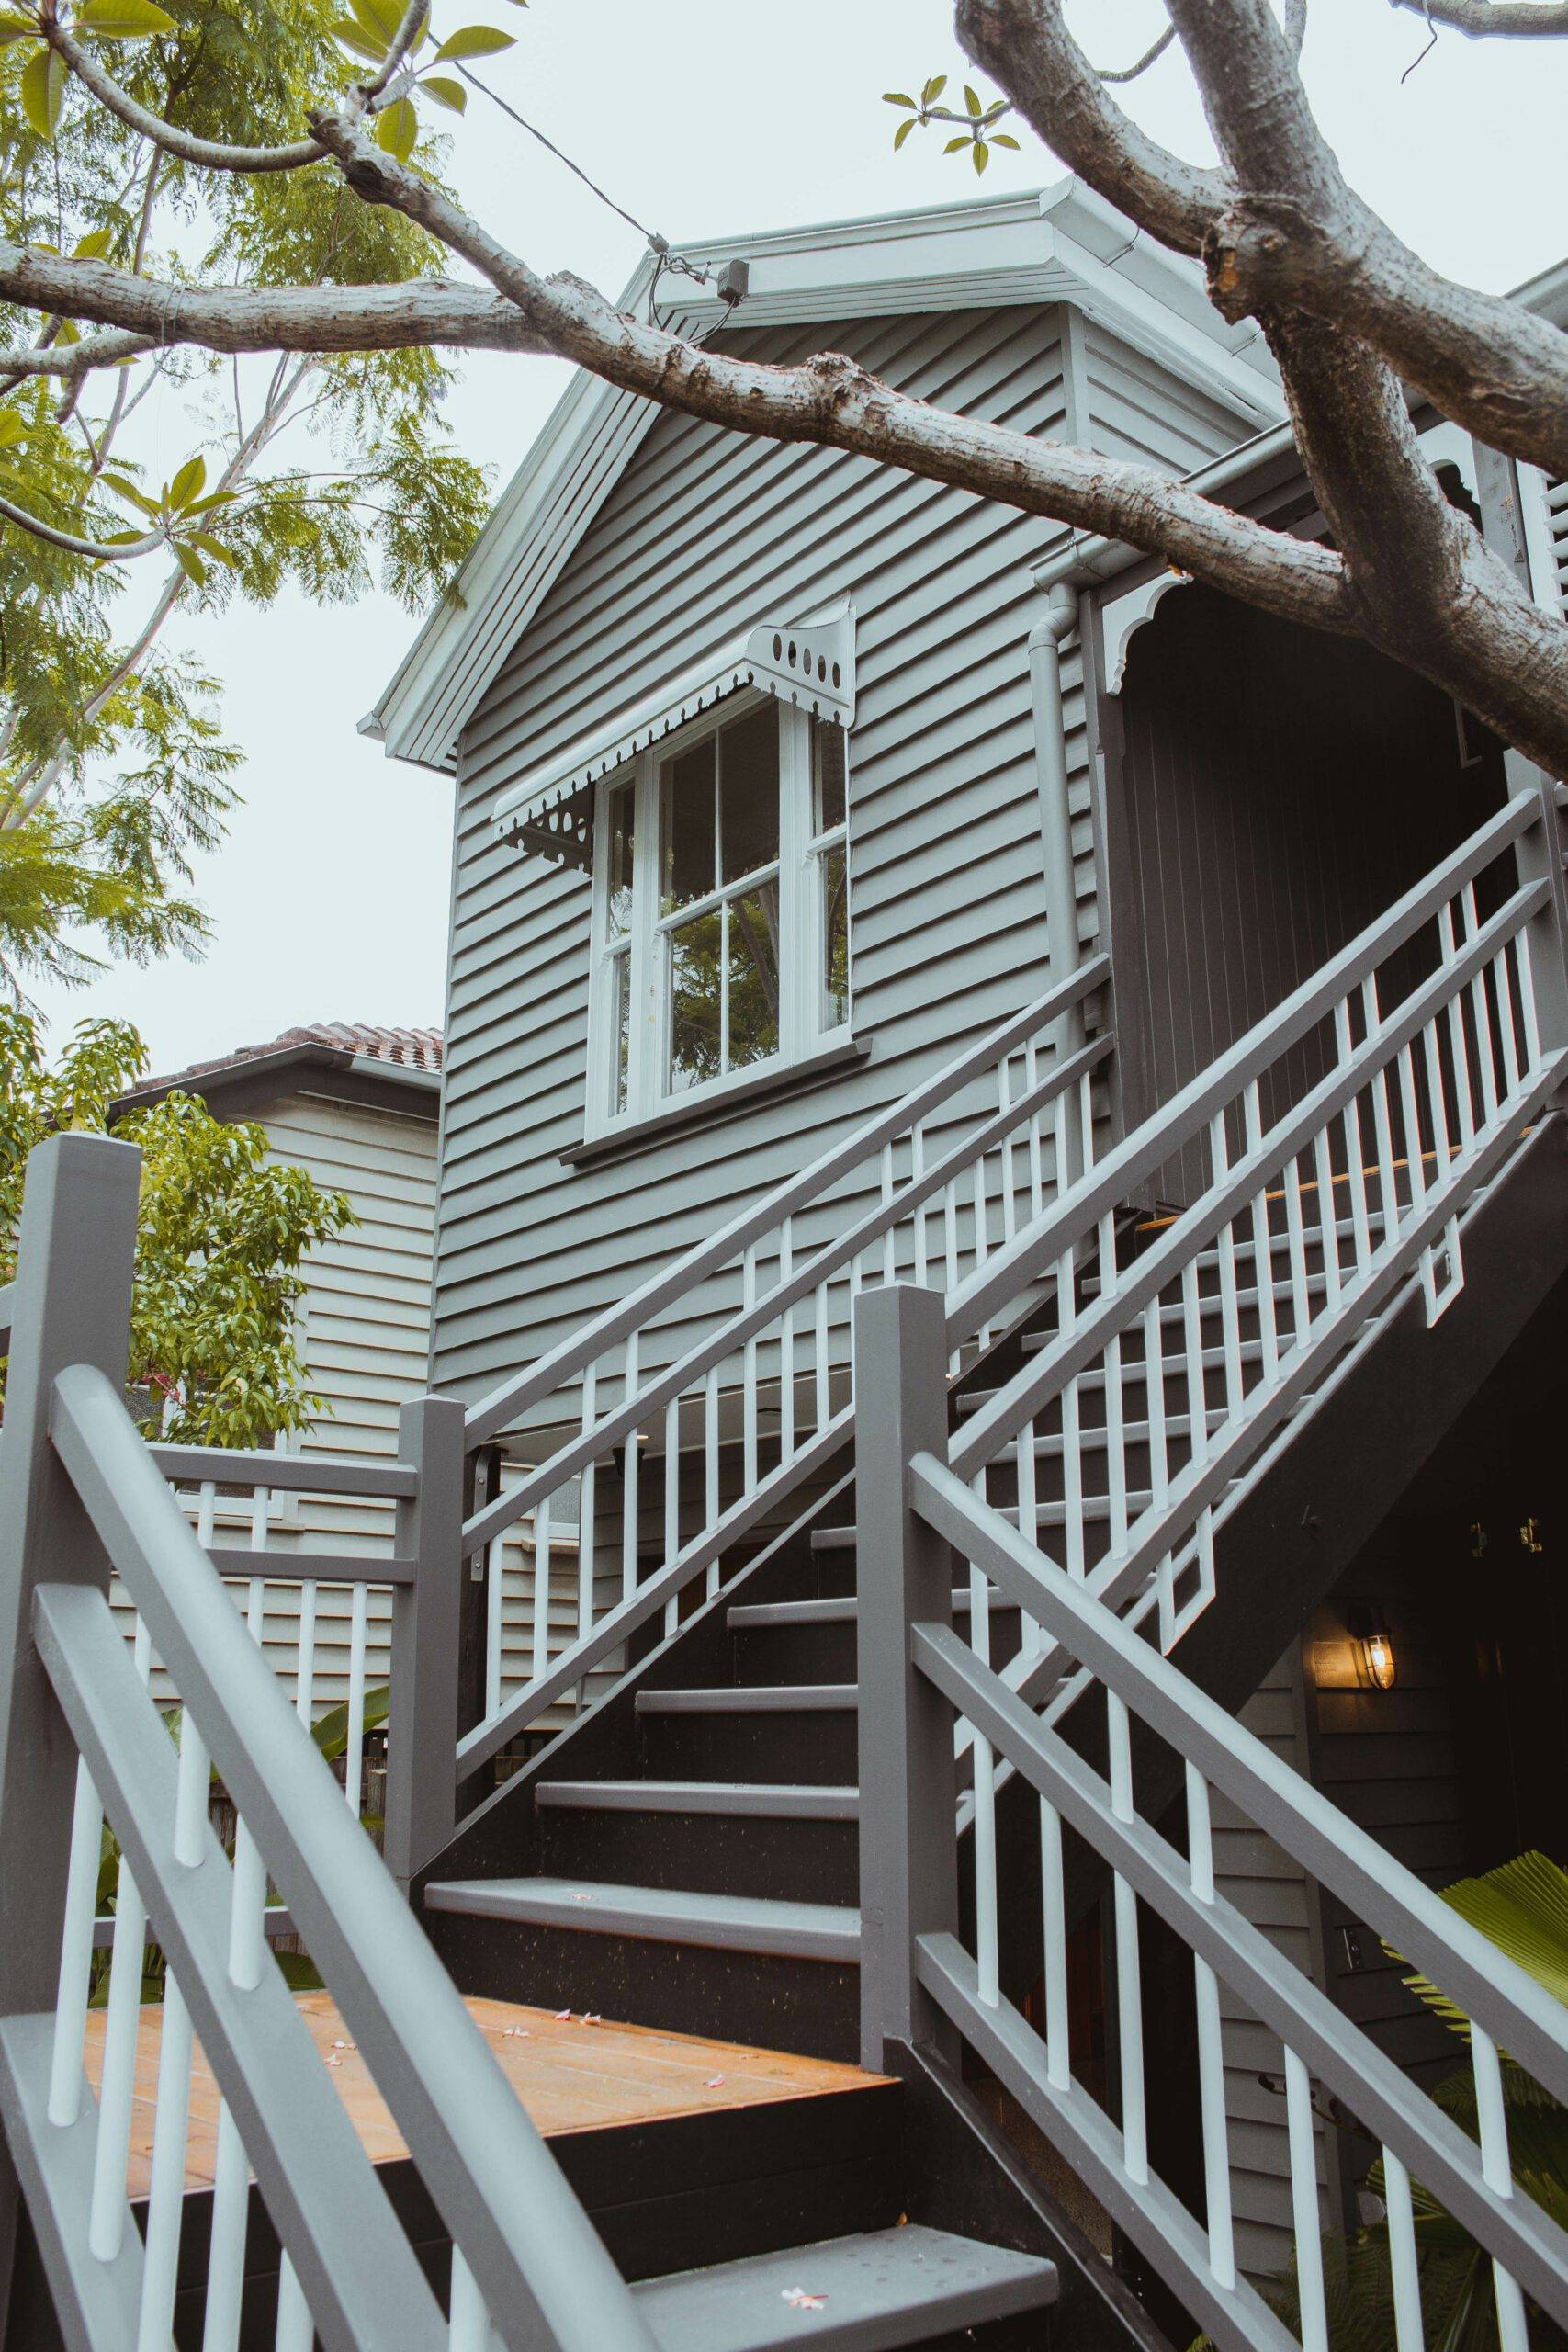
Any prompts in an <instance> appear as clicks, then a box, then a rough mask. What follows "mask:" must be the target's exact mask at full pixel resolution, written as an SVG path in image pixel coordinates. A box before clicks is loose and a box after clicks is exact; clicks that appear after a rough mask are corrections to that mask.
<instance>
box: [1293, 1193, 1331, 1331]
mask: <svg viewBox="0 0 1568 2352" xmlns="http://www.w3.org/2000/svg"><path fill="white" fill-rule="evenodd" d="M1285 1245H1286V1251H1287V1259H1288V1263H1289V1265H1290V1270H1291V1337H1292V1341H1293V1343H1294V1345H1295V1346H1296V1347H1298V1348H1300V1347H1303V1346H1304V1345H1305V1343H1306V1340H1307V1336H1308V1329H1309V1327H1310V1325H1311V1322H1312V1285H1311V1283H1309V1281H1308V1279H1307V1261H1306V1219H1305V1217H1304V1216H1303V1213H1302V1163H1301V1159H1300V1156H1299V1155H1298V1156H1297V1157H1296V1158H1295V1159H1292V1161H1291V1163H1290V1165H1289V1166H1288V1167H1287V1169H1286V1170H1285ZM1327 1246H1328V1245H1327V1240H1326V1237H1325V1248H1326V1247H1327Z"/></svg>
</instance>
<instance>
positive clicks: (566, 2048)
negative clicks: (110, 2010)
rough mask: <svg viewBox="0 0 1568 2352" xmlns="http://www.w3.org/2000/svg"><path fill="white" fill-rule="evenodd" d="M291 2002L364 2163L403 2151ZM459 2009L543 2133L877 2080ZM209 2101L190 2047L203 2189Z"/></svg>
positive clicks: (195, 2184)
mask: <svg viewBox="0 0 1568 2352" xmlns="http://www.w3.org/2000/svg"><path fill="white" fill-rule="evenodd" d="M296 1998H297V2000H298V2004H299V2011H300V2014H301V2015H302V2016H303V2018H304V2019H305V2022H306V2024H307V2025H308V2027H309V2028H310V2037H311V2039H312V2041H314V2042H315V2044H316V2047H317V2049H318V2050H319V2051H320V2052H321V2063H322V2064H323V2065H325V2066H328V2067H330V2068H331V2069H332V2070H333V2079H334V2081H335V2082H336V2084H337V2087H338V2090H339V2092H340V2093H341V2095H342V2098H343V2102H344V2106H345V2107H346V2108H347V2109H348V2111H349V2114H350V2115H351V2116H352V2117H353V2119H354V2124H355V2130H356V2131H357V2132H358V2134H359V2138H360V2143H361V2144H362V2145H363V2146H364V2148H365V2149H366V2151H367V2154H369V2156H370V2158H371V2161H372V2162H373V2163H375V2164H386V2163H389V2162H392V2161H394V2160H395V2159H397V2158H399V2157H401V2156H406V2154H408V2150H407V2148H406V2147H405V2145H404V2143H403V2140H402V2137H401V2135H400V2132H399V2131H398V2129H397V2126H396V2124H395V2123H394V2122H393V2120H392V2118H391V2116H390V2114H389V2112H388V2109H387V2107H386V2103H385V2101H384V2100H383V2099H382V2098H381V2096H380V2093H379V2092H378V2090H377V2088H376V2085H375V2082H374V2081H373V2079H372V2077H371V2075H370V2070H369V2068H368V2067H367V2065H366V2064H365V2062H364V2060H363V2059H362V2058H361V2057H360V2055H359V2052H358V2051H357V2050H356V2049H355V2046H354V2043H353V2041H351V2040H350V2038H349V2034H348V2029H347V2028H346V2026H345V2025H344V2022H343V2019H342V2018H340V2016H339V2015H338V2012H337V2008H336V2007H335V2005H334V2003H333V1999H332V1996H331V1995H330V1994H327V1993H301V1994H299V1995H298V1996H296ZM466 2006H467V2007H468V2013H469V2015H470V2016H471V2017H472V2018H473V2020H474V2022H475V2024H476V2025H477V2026H478V2027H479V2030H480V2032H481V2033H482V2034H483V2035H484V2037H485V2039H486V2041H488V2042H489V2044H490V2046H491V2050H492V2051H493V2052H495V2055H496V2058H497V2059H498V2061H499V2062H500V2064H501V2068H502V2073H503V2074H504V2075H506V2077H507V2079H508V2081H509V2082H510V2083H511V2084H512V2086H513V2088H514V2089H515V2091H516V2093H517V2096H518V2098H520V2099H521V2100H522V2102H523V2104H524V2106H525V2108H526V2109H527V2110H528V2112H529V2114H530V2115H531V2116H532V2117H533V2119H534V2121H535V2123H536V2125H537V2126H538V2128H539V2130H540V2131H542V2132H543V2133H544V2135H545V2137H546V2138H547V2139H553V2138H555V2137H557V2136H558V2135H559V2134H562V2133H566V2132H573V2131H602V2130H604V2129H607V2128H613V2127H615V2126H616V2125H621V2124H636V2123H649V2122H654V2121H657V2120H662V2119H664V2118H667V2117H671V2116H678V2115H704V2114H713V2113H716V2112H718V2111H721V2110H724V2109H732V2108H742V2107H755V2106H759V2105H763V2104H766V2103H768V2102H770V2101H776V2100H781V2099H798V2098H813V2097H818V2096H820V2095H822V2094H823V2093H825V2092H831V2091H845V2090H854V2089H857V2088H867V2087H869V2086H872V2085H873V2084H874V2083H876V2082H878V2081H880V2080H881V2079H882V2078H881V2077H880V2076H878V2075H867V2074H863V2073H862V2072H861V2070H860V2068H859V2067H858V2066H845V2065H840V2064H835V2063H834V2062H833V2061H832V2060H829V2059H824V2058H799V2057H795V2056H792V2055H791V2054H790V2053H789V2052H785V2051H776V2050H750V2049H748V2048H746V2047H745V2046H744V2045H743V2044H741V2043H739V2042H731V2041H701V2040H699V2039H698V2038H697V2037H696V2036H694V2035H691V2034H682V2033H661V2032H658V2031H656V2030H653V2029H651V2028H649V2027H647V2026H636V2025H615V2024H614V2023H610V2022H607V2021H606V2020H605V2019H604V2018H596V2017H583V2016H581V2015H579V2014H577V2013H575V2012H571V2013H563V2014H562V2015H559V2016H557V2015H556V2014H554V2013H553V2012H552V2011H550V2010H548V2009H532V2008H524V2007H519V2006H517V2005H516V2004H514V2003H513V2002H510V2001H481V2000H470V2001H468V2003H467V2005H466ZM163 2019H164V2012H163V2009H162V2007H158V2006H150V2007H146V2008H144V2009H143V2010H142V2012H141V2027H140V2030H139V2033H138V2037H137V2051H136V2092H135V2105H134V2107H133V2109H132V2120H131V2131H130V2166H129V2168H128V2175H127V2188H128V2190H129V2193H130V2196H131V2197H132V2198H133V2199H134V2198H138V2197H144V2196H145V2195H146V2194H147V2189H148V2182H149V2175H150V2170H151V2163H152V2116H153V2108H154V2100H155V2096H156V2091H157V2080H158V2050H159V2042H160V2039H161V2035H162V2031H163ZM104 2025H105V2013H104V2012H103V2011H102V2010H95V2011H94V2012H93V2013H92V2015H91V2017H90V2018H89V2019H88V2025H87V2052H86V2060H87V2073H88V2076H89V2078H90V2080H91V2082H92V2084H93V2087H94V2089H95V2090H96V2088H97V2086H98V2079H99V2070H100V2067H101V2064H102V2057H103V2034H104ZM218 2107H219V2097H218V2085H217V2082H216V2081H215V2079H214V2077H213V2075H212V2072H211V2070H210V2068H209V2066H208V2064H207V2061H206V2059H205V2057H204V2056H203V2054H202V2052H201V2051H200V2050H199V2049H197V2052H196V2058H195V2064H194V2068H193V2074H192V2082H191V2100H190V2129H189V2132H188V2135H187V2138H186V2187H187V2188H210V2187H211V2186H212V2175H213V2164H214V2158H215V2154H216V2150H217V2139H218Z"/></svg>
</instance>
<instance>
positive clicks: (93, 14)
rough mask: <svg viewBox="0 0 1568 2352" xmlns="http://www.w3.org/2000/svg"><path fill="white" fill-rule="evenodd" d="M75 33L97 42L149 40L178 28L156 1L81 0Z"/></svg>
mask: <svg viewBox="0 0 1568 2352" xmlns="http://www.w3.org/2000/svg"><path fill="white" fill-rule="evenodd" d="M74 29H75V30H76V31H77V32H79V33H92V34H93V35H94V36H95V37H96V39H97V40H154V39H155V38H156V37H157V35H158V34H159V33H172V32H174V31H175V30H176V29H177V28H176V26H175V20H174V18H173V17H171V16H170V15H169V14H168V13H167V11H166V10H165V9H163V8H160V7H159V6H157V5H156V0H81V5H80V6H78V8H77V10H76V17H75V25H74Z"/></svg>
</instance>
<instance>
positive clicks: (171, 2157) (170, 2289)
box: [136, 1969, 192, 2352]
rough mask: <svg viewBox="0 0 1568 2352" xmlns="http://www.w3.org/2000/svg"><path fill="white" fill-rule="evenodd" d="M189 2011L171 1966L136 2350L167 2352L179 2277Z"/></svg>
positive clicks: (163, 2019)
mask: <svg viewBox="0 0 1568 2352" xmlns="http://www.w3.org/2000/svg"><path fill="white" fill-rule="evenodd" d="M191 2056H192V2035H191V2025H190V2011H189V2010H188V2009H187V2008H186V2004H185V1996H184V1994H183V1993H182V1992H181V1991H180V1988H179V1985H178V1984H177V1983H176V1982H175V1973H174V1970H173V1969H170V1970H168V1971H167V1972H166V1973H165V1975H164V2001H163V2009H162V2016H161V2021H160V2026H159V2039H158V2092H157V2102H156V2105H155V2106H154V2108H153V2110H152V2181H151V2186H150V2188H149V2192H148V2199H147V2241H146V2247H145V2258H144V2261H143V2265H142V2271H141V2305H140V2307H139V2309H138V2312H137V2322H136V2352H168V2347H169V2337H170V2334H171V2332H172V2330H173V2327H174V2316H175V2287H176V2285H177V2283H178V2278H179V2259H180V2223H181V2221H182V2220H183V2218H184V2214H185V2184H186V2139H187V2136H188V2132H189V2127H190V2070H191Z"/></svg>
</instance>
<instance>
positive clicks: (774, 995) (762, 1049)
mask: <svg viewBox="0 0 1568 2352" xmlns="http://www.w3.org/2000/svg"><path fill="white" fill-rule="evenodd" d="M778 1049H779V886H778V884H777V883H776V882H764V883H763V884H762V886H761V888H760V889H756V890H750V891H748V893H747V895H746V897H745V898H743V899H732V900H731V901H730V906H729V1060H728V1067H729V1069H744V1068H745V1066H746V1064H747V1063H748V1062H761V1061H766V1060H767V1059H768V1057H769V1056H770V1055H772V1054H776V1053H777V1052H778Z"/></svg>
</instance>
